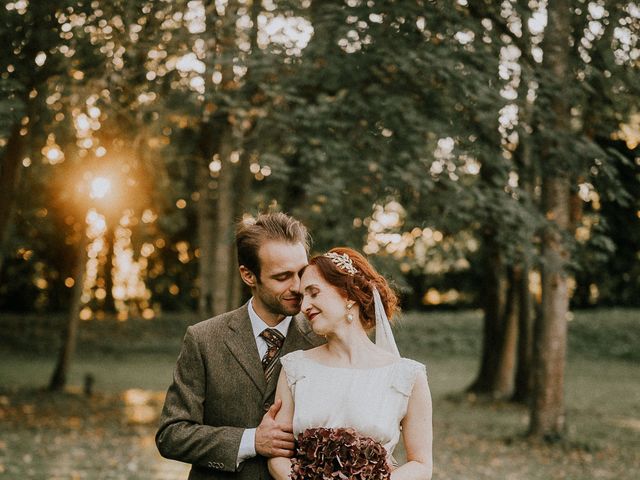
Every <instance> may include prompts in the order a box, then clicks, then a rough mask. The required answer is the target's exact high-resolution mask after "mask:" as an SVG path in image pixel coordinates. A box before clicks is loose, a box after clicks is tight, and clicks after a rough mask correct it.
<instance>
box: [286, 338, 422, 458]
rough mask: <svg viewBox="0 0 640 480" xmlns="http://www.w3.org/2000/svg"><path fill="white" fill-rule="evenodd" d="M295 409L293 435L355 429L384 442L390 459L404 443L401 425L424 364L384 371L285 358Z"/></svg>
mask: <svg viewBox="0 0 640 480" xmlns="http://www.w3.org/2000/svg"><path fill="white" fill-rule="evenodd" d="M280 361H281V362H282V369H283V371H284V372H285V375H286V377H287V383H288V385H289V389H290V390H291V394H292V396H293V400H294V403H295V410H294V415H293V433H294V435H295V436H296V437H297V436H298V434H299V433H301V432H303V431H305V430H306V429H308V428H316V427H324V428H341V427H345V428H346V427H351V428H354V429H355V430H356V431H357V432H358V433H359V434H360V435H364V436H366V437H372V438H373V439H374V440H377V441H378V442H380V443H381V444H382V445H383V446H384V447H385V449H386V450H387V453H388V455H389V456H391V454H392V453H393V450H394V448H395V447H396V445H397V444H398V441H399V439H400V422H401V421H402V419H403V418H404V416H405V414H406V412H407V405H408V402H409V396H410V395H411V391H412V389H413V385H414V384H415V381H416V379H417V378H418V375H426V369H425V367H424V365H422V364H421V363H418V362H416V361H414V360H410V359H407V358H398V359H397V360H396V361H395V362H393V363H391V364H389V365H385V366H382V367H372V368H363V369H353V368H341V367H329V366H326V365H322V364H320V363H318V362H316V361H314V360H311V359H309V358H307V357H306V356H305V353H304V352H303V351H302V350H298V351H295V352H292V353H289V354H288V355H284V356H283V357H281V359H280Z"/></svg>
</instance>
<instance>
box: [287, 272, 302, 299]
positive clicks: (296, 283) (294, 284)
mask: <svg viewBox="0 0 640 480" xmlns="http://www.w3.org/2000/svg"><path fill="white" fill-rule="evenodd" d="M289 290H291V291H292V292H293V293H298V294H299V293H300V277H299V276H298V275H294V276H293V277H291V285H289Z"/></svg>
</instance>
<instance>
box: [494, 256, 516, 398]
mask: <svg viewBox="0 0 640 480" xmlns="http://www.w3.org/2000/svg"><path fill="white" fill-rule="evenodd" d="M520 274H521V272H520V270H519V269H516V268H514V267H509V274H508V291H507V298H506V302H505V309H504V312H503V317H502V321H501V324H502V328H501V337H500V343H499V344H498V345H497V351H498V358H497V364H496V372H495V376H494V383H493V385H492V396H493V397H494V398H501V399H503V398H508V397H509V396H511V395H512V393H513V383H514V377H515V368H516V352H517V345H518V316H519V313H520V302H519V298H518V291H519V289H518V283H519V280H520Z"/></svg>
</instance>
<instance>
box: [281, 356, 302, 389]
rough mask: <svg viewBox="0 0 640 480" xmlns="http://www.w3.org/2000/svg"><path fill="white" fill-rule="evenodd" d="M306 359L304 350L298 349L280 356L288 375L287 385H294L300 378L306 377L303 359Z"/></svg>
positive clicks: (283, 368)
mask: <svg viewBox="0 0 640 480" xmlns="http://www.w3.org/2000/svg"><path fill="white" fill-rule="evenodd" d="M303 360H304V351H303V350H296V351H295V352H291V353H287V354H286V355H283V356H282V357H280V363H281V364H282V370H283V371H284V374H285V375H286V377H287V385H289V387H292V386H293V385H295V384H296V382H298V381H299V380H301V379H302V378H304V377H305V375H304V373H303V369H302V361H303Z"/></svg>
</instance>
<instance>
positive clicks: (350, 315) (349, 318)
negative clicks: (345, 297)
mask: <svg viewBox="0 0 640 480" xmlns="http://www.w3.org/2000/svg"><path fill="white" fill-rule="evenodd" d="M351 307H353V302H347V310H348V311H349V313H347V322H349V323H351V322H353V313H351Z"/></svg>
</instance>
